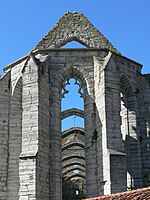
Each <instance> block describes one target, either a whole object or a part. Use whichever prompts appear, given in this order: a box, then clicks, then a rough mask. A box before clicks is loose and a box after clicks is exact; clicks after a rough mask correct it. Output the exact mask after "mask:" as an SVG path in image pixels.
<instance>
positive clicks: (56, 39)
mask: <svg viewBox="0 0 150 200" xmlns="http://www.w3.org/2000/svg"><path fill="white" fill-rule="evenodd" d="M71 41H78V42H79V43H81V44H83V45H85V46H86V47H88V48H100V49H108V50H111V51H114V52H116V53H119V51H118V50H117V49H115V48H114V47H113V45H112V44H111V43H110V42H109V41H108V40H107V39H106V38H105V37H104V36H103V35H102V34H101V33H100V32H99V31H98V30H97V29H96V28H95V27H94V26H93V25H92V24H91V23H90V22H89V20H88V19H87V18H86V17H85V16H84V15H83V14H82V13H78V12H68V13H66V14H65V15H64V16H63V17H62V18H61V19H60V20H59V21H58V23H57V24H56V25H55V26H54V27H53V29H52V30H51V31H50V32H48V34H47V35H46V36H45V37H44V38H43V39H42V40H41V41H40V42H39V43H38V44H37V46H36V47H35V49H51V48H60V47H61V46H63V45H65V44H66V43H67V42H71Z"/></svg>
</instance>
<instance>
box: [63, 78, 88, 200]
mask: <svg viewBox="0 0 150 200" xmlns="http://www.w3.org/2000/svg"><path fill="white" fill-rule="evenodd" d="M83 97H84V91H83V88H82V85H81V83H80V81H79V80H78V79H76V78H70V79H67V80H66V81H65V82H64V83H63V85H62V100H61V111H62V112H61V115H62V120H61V131H62V199H63V200H70V199H72V200H80V199H83V198H85V196H86V184H85V182H86V173H85V132H84V102H83Z"/></svg>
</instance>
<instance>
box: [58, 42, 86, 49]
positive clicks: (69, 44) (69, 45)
mask: <svg viewBox="0 0 150 200" xmlns="http://www.w3.org/2000/svg"><path fill="white" fill-rule="evenodd" d="M61 48H86V46H85V45H83V44H81V43H80V42H78V41H70V42H67V43H66V44H65V45H63V46H61Z"/></svg>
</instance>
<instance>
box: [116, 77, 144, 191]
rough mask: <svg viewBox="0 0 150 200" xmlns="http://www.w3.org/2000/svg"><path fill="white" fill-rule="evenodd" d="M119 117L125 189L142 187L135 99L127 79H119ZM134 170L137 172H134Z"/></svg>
mask: <svg viewBox="0 0 150 200" xmlns="http://www.w3.org/2000/svg"><path fill="white" fill-rule="evenodd" d="M120 102H121V104H120V117H121V126H120V129H121V134H122V139H123V150H124V151H125V152H126V155H127V189H129V190H131V189H136V188H138V187H141V186H142V170H141V157H140V153H141V152H140V146H139V145H140V144H139V130H138V123H137V109H136V104H137V102H136V97H135V94H134V92H133V89H132V87H131V84H130V82H129V80H128V79H127V77H125V76H122V77H121V79H120ZM134 169H136V170H137V171H135V170H134Z"/></svg>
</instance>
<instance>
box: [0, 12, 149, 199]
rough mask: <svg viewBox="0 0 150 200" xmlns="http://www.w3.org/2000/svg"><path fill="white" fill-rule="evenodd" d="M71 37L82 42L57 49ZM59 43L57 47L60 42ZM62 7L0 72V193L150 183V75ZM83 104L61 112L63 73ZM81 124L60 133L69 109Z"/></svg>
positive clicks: (73, 192)
mask: <svg viewBox="0 0 150 200" xmlns="http://www.w3.org/2000/svg"><path fill="white" fill-rule="evenodd" d="M71 41H77V42H79V43H81V44H82V45H84V46H85V47H86V48H63V46H64V45H65V44H66V43H68V42H71ZM61 47H62V48H61ZM141 68H142V65H141V64H139V63H137V62H136V61H133V60H131V59H129V58H127V57H125V56H123V55H121V53H120V52H119V51H118V50H117V49H115V48H114V47H113V46H112V44H111V43H110V42H109V41H108V40H107V39H106V38H105V37H104V36H103V35H102V34H101V33H100V32H99V31H98V30H97V29H96V28H95V27H94V26H93V25H92V24H91V23H90V22H89V21H88V19H87V18H86V17H85V16H84V15H83V14H81V13H77V12H69V13H66V14H65V15H64V16H63V17H62V18H61V19H60V20H59V21H58V23H57V24H56V25H55V26H54V27H53V29H52V30H51V31H50V32H49V33H48V34H47V35H46V36H45V37H44V38H43V39H42V40H41V41H40V42H39V43H38V44H37V46H36V47H35V48H34V49H33V50H32V51H31V53H30V54H28V55H25V56H24V57H22V58H20V59H19V60H17V61H15V62H14V63H12V64H10V65H8V66H6V67H5V68H4V71H5V73H4V75H2V76H1V77H0V199H1V200H6V199H7V200H42V199H43V200H64V199H65V200H75V199H76V200H79V199H82V198H85V197H87V198H88V197H95V196H100V195H104V194H111V193H117V192H122V191H126V190H127V189H132V188H134V189H136V188H142V187H145V186H148V185H149V183H150V74H145V75H143V74H142V73H141ZM72 78H73V79H74V81H75V84H77V85H78V88H79V89H78V92H79V94H80V96H81V98H83V102H84V110H80V109H78V108H70V109H68V110H64V111H62V109H61V101H62V98H63V96H65V94H66V93H67V89H66V85H67V84H69V80H70V79H72ZM73 115H75V116H79V117H81V118H83V119H84V128H81V127H71V128H70V129H68V130H65V131H63V132H62V129H61V121H62V120H63V119H65V118H67V117H69V116H73Z"/></svg>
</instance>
